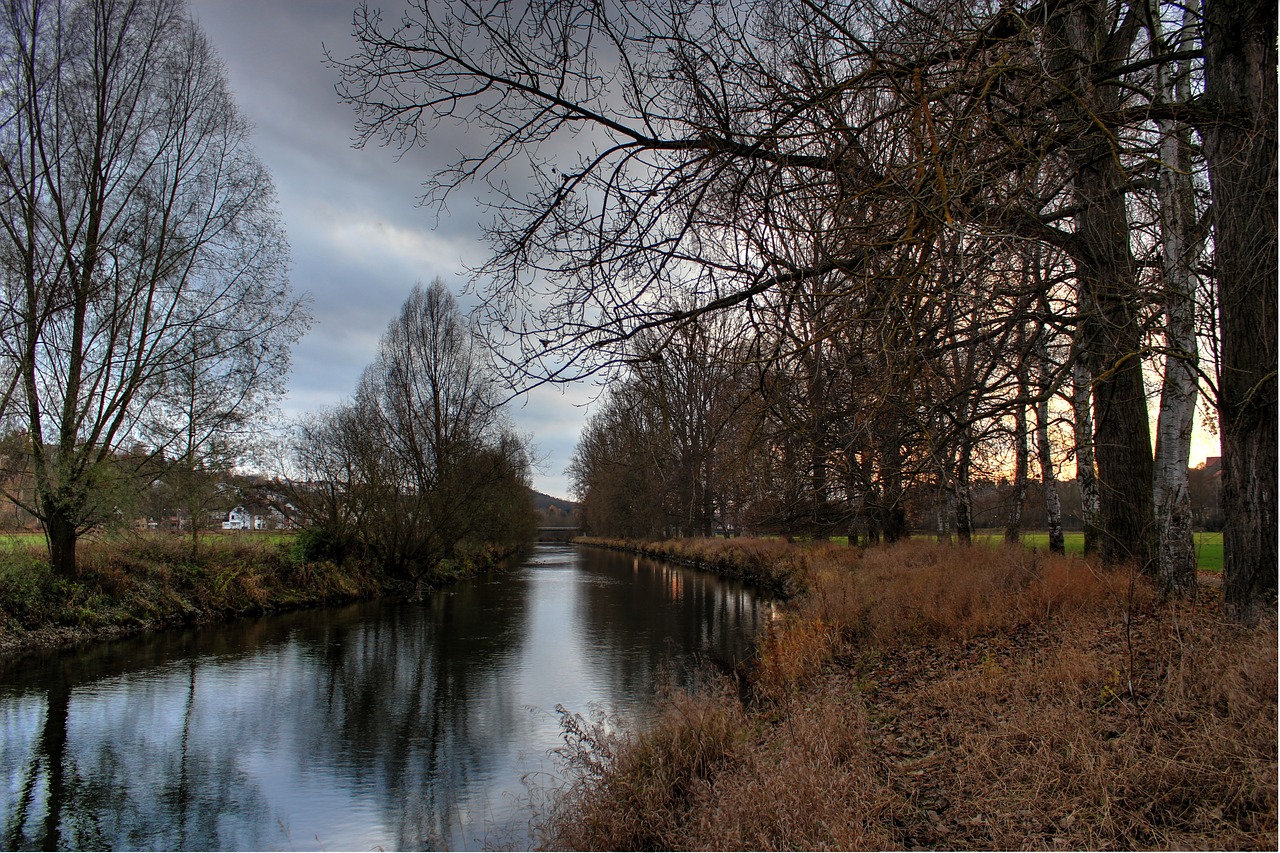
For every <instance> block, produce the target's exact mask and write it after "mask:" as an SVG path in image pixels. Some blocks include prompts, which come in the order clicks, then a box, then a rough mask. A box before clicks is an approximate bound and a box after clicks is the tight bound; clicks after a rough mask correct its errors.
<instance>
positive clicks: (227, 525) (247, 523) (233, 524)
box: [222, 506, 254, 530]
mask: <svg viewBox="0 0 1280 853" xmlns="http://www.w3.org/2000/svg"><path fill="white" fill-rule="evenodd" d="M253 522H254V517H253V516H251V515H249V513H247V512H245V509H244V507H242V506H238V507H236V508H235V509H233V510H231V512H229V513H227V520H226V521H224V522H222V529H223V530H253V529H254V524H253Z"/></svg>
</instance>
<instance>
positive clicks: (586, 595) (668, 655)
mask: <svg viewBox="0 0 1280 853" xmlns="http://www.w3.org/2000/svg"><path fill="white" fill-rule="evenodd" d="M582 568H583V571H584V572H586V573H587V574H588V575H589V576H591V577H593V578H596V579H598V580H599V582H595V583H588V584H585V585H584V589H583V594H582V595H581V597H580V598H579V610H580V614H579V618H580V619H581V624H582V630H583V632H584V639H585V641H586V642H585V646H586V649H585V651H586V653H587V654H589V655H591V656H592V659H593V663H594V664H595V665H596V666H598V667H600V668H601V669H602V670H603V671H604V672H606V673H608V675H609V676H610V678H611V681H612V683H613V684H614V685H616V687H615V690H616V691H617V692H619V693H621V694H623V695H635V691H637V690H644V691H649V690H652V689H653V687H654V686H655V685H656V684H661V683H662V680H663V679H668V680H670V679H675V680H676V681H677V683H679V684H682V685H686V686H687V685H688V684H689V683H690V682H691V680H692V679H693V678H694V676H695V675H696V670H697V667H698V665H699V664H701V665H704V666H706V665H709V666H712V667H715V668H718V669H732V668H733V667H736V666H737V665H738V664H740V663H742V662H743V661H744V660H745V659H746V657H747V656H748V655H749V654H750V652H751V648H752V643H753V642H754V639H755V636H756V632H757V630H758V628H759V627H760V624H761V622H760V619H761V615H760V614H761V607H762V606H765V605H762V604H761V603H760V600H758V599H757V598H756V596H755V595H754V594H753V593H752V592H751V590H749V589H748V588H746V587H744V586H743V585H742V584H740V583H737V582H735V581H730V580H725V579H721V578H718V577H716V576H715V575H712V574H710V573H707V572H699V571H694V570H691V569H686V568H683V567H681V566H677V565H675V564H672V563H666V562H662V561H658V560H650V559H647V558H643V557H632V556H626V555H622V554H618V553H615V552H611V551H602V550H595V549H584V550H583V552H582ZM610 581H613V582H610ZM673 652H674V654H675V656H673ZM690 652H693V653H694V655H693V658H692V659H691V658H690V654H689V653H690Z"/></svg>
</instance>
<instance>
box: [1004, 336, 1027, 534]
mask: <svg viewBox="0 0 1280 853" xmlns="http://www.w3.org/2000/svg"><path fill="white" fill-rule="evenodd" d="M1022 338H1023V336H1022V333H1021V332H1019V333H1018V350H1019V352H1021V350H1022ZM1026 398H1027V382H1026V378H1025V368H1021V367H1020V368H1019V369H1018V401H1017V403H1015V404H1014V407H1013V452H1014V457H1013V495H1012V496H1011V497H1010V499H1009V500H1010V504H1009V515H1008V517H1007V520H1006V522H1005V527H1004V541H1005V542H1006V543H1007V544H1010V545H1017V544H1018V543H1019V542H1020V541H1021V540H1022V505H1023V504H1024V503H1026V501H1027V468H1028V464H1027V457H1028V456H1029V453H1028V447H1027V403H1026Z"/></svg>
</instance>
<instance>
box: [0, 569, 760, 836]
mask: <svg viewBox="0 0 1280 853" xmlns="http://www.w3.org/2000/svg"><path fill="white" fill-rule="evenodd" d="M769 608H770V605H769V603H768V602H767V601H766V600H764V599H762V598H757V597H756V596H755V595H754V594H753V593H752V592H751V591H750V590H749V589H746V588H744V587H743V586H742V585H740V584H737V583H734V582H731V581H725V580H723V579H719V578H716V577H714V576H711V575H708V574H705V573H700V572H695V571H692V570H688V569H685V568H682V567H678V566H674V565H671V564H667V563H662V562H657V561H653V560H648V559H644V558H636V557H633V556H630V555H624V554H618V553H613V552H607V551H600V550H595V549H581V548H575V547H572V546H566V545H538V546H536V547H535V548H534V549H533V550H532V552H531V553H530V554H529V556H528V557H527V558H526V559H525V560H524V561H523V562H521V563H520V564H519V565H518V566H516V567H515V568H512V569H509V570H507V571H504V572H498V573H493V574H489V575H485V576H483V577H477V578H474V579H471V580H468V581H464V582H462V583H459V584H457V585H455V586H453V587H450V588H448V589H446V590H444V591H441V592H438V593H436V594H434V595H432V596H430V597H428V598H427V599H426V600H424V601H422V602H417V603H413V602H402V601H399V602H398V601H376V602H366V603H362V604H356V605H351V606H346V607H341V608H328V609H321V610H310V611H302V612H297V613H290V614H283V615H276V616H268V617H262V618H257V619H245V620H238V621H235V622H232V623H228V624H224V625H217V626H206V627H200V628H194V629H190V630H185V631H169V632H162V633H158V634H155V635H151V636H146V637H136V638H132V639H128V640H122V641H119V642H114V643H106V644H102V645H100V646H96V647H92V648H89V649H82V650H76V651H71V652H61V653H55V654H49V655H43V656H28V657H24V658H22V659H21V660H20V661H18V662H17V663H16V664H13V665H10V666H7V667H5V668H4V670H3V671H0V721H2V722H3V729H2V732H3V734H0V769H3V773H4V777H3V788H2V789H0V816H2V817H3V826H2V827H0V828H2V830H3V832H4V836H3V839H0V846H2V847H4V848H6V849H11V850H12V849H41V848H43V849H55V848H57V849H73V850H81V849H141V850H204V849H216V850H326V849H327V850H372V849H377V848H382V849H387V850H391V849H424V848H426V849H452V850H480V849H486V848H489V849H493V848H501V847H507V848H510V847H514V848H527V847H528V846H529V845H530V844H531V843H533V841H534V838H535V836H534V835H533V834H532V832H533V831H532V829H531V827H530V820H531V816H532V815H534V814H535V813H536V809H535V805H536V803H537V802H539V800H540V798H545V794H546V792H547V791H549V790H552V789H554V787H555V785H556V784H557V780H558V779H559V778H560V777H559V774H558V772H557V765H556V763H555V761H554V759H553V757H552V755H551V751H552V750H554V749H555V748H556V747H557V746H558V745H560V743H561V740H560V734H561V729H560V720H559V717H558V715H557V714H556V711H555V708H556V706H557V705H563V706H564V707H566V708H567V709H568V710H570V711H572V712H576V713H583V714H587V715H590V714H592V713H597V712H599V711H608V712H609V713H610V714H611V715H613V716H615V717H616V719H617V720H618V721H619V722H620V723H621V724H623V725H627V726H643V725H644V723H645V721H646V720H647V719H650V718H651V716H652V714H653V713H654V711H655V707H656V699H655V696H656V695H657V693H658V692H659V690H660V688H661V686H662V685H664V684H667V683H670V682H672V681H675V682H677V683H688V681H689V680H690V679H692V678H694V677H696V672H697V671H698V670H699V669H700V668H703V669H705V668H708V667H710V668H718V667H723V666H726V665H733V664H735V663H737V662H740V661H741V660H742V659H743V658H744V657H745V656H746V655H747V654H749V649H750V646H751V643H752V641H753V638H754V637H755V635H756V632H757V630H758V628H759V627H760V626H761V625H762V624H763V621H764V620H765V619H766V618H767V615H768V612H769Z"/></svg>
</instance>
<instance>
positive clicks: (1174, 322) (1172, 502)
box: [1151, 0, 1203, 597]
mask: <svg viewBox="0 0 1280 853" xmlns="http://www.w3.org/2000/svg"><path fill="white" fill-rule="evenodd" d="M1151 5H1152V7H1153V8H1152V14H1151V21H1152V33H1151V35H1152V44H1153V46H1154V47H1153V51H1154V52H1156V53H1157V54H1159V53H1160V52H1161V51H1162V50H1163V44H1164V39H1163V34H1162V32H1161V20H1160V9H1159V5H1160V4H1159V2H1153V3H1152V4H1151ZM1198 7H1199V4H1198V3H1197V2H1196V0H1191V5H1189V6H1186V7H1183V9H1182V15H1183V16H1184V17H1183V23H1182V26H1181V28H1180V30H1179V33H1178V36H1177V42H1176V45H1175V46H1174V50H1175V52H1181V51H1183V50H1185V49H1188V48H1190V46H1191V40H1192V39H1191V30H1190V27H1188V26H1187V20H1188V18H1187V17H1186V16H1187V15H1188V14H1189V15H1190V16H1192V17H1195V16H1197V15H1198V13H1199V8H1198ZM1157 86H1158V88H1159V92H1158V97H1159V98H1160V99H1161V100H1162V101H1164V102H1165V103H1166V104H1181V103H1186V102H1188V101H1189V100H1190V98H1191V85H1190V63H1189V62H1188V61H1186V60H1181V61H1171V62H1169V63H1168V64H1167V65H1159V66H1157ZM1157 125H1158V126H1159V131H1160V166H1159V170H1160V181H1159V185H1158V187H1157V198H1158V199H1159V202H1160V236H1161V249H1162V254H1163V258H1162V264H1163V268H1162V272H1163V274H1164V294H1163V296H1164V299H1163V301H1164V315H1165V333H1164V334H1165V368H1164V384H1163V386H1162V387H1161V391H1160V415H1159V419H1158V421H1157V426H1156V456H1155V479H1154V488H1153V497H1154V500H1155V511H1156V535H1157V541H1158V545H1159V551H1158V554H1157V565H1158V569H1157V574H1158V577H1159V583H1160V592H1161V595H1163V596H1165V597H1170V596H1180V595H1183V594H1184V593H1186V592H1187V591H1188V590H1192V589H1194V588H1195V582H1196V553H1195V539H1194V537H1193V536H1192V531H1191V499H1190V494H1189V491H1188V488H1187V466H1188V463H1189V462H1190V458H1191V428H1192V423H1193V421H1194V419H1195V411H1196V401H1197V398H1198V397H1199V391H1200V389H1199V385H1198V383H1197V368H1198V365H1199V356H1198V354H1197V350H1196V304H1195V287H1196V281H1195V276H1194V274H1193V272H1192V268H1193V266H1194V264H1195V263H1196V261H1197V260H1198V258H1199V256H1200V252H1201V248H1202V246H1203V241H1201V240H1197V238H1196V236H1195V234H1194V230H1195V228H1196V211H1195V196H1194V189H1193V187H1192V184H1191V140H1190V136H1189V134H1190V130H1189V128H1187V127H1186V126H1184V125H1182V124H1181V123H1180V122H1174V121H1168V120H1162V121H1159V122H1157Z"/></svg>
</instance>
